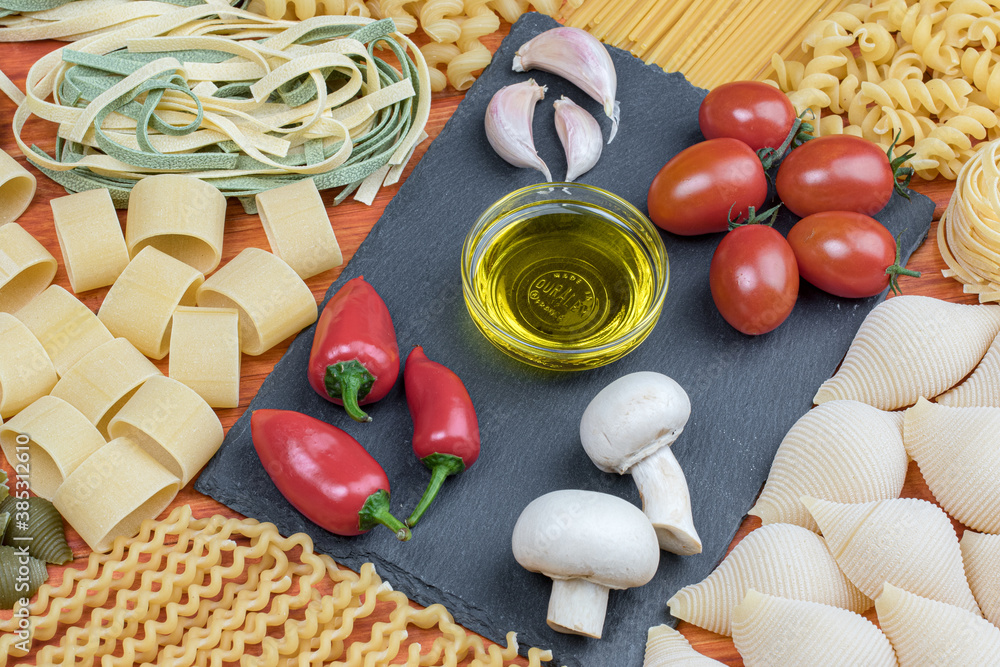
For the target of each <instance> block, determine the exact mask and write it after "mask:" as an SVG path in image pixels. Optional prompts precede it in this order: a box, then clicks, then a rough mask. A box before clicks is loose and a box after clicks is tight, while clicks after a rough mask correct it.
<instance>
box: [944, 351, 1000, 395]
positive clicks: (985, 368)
mask: <svg viewBox="0 0 1000 667" xmlns="http://www.w3.org/2000/svg"><path fill="white" fill-rule="evenodd" d="M934 400H935V401H936V402H937V403H940V404H941V405H948V406H951V407H954V408H958V407H973V406H982V407H994V408H1000V336H997V337H996V338H994V339H993V342H992V343H991V344H990V347H989V349H988V350H986V356H984V357H983V359H982V361H980V362H979V365H978V366H976V369H975V370H974V371H972V375H970V376H969V377H968V378H966V379H965V381H964V382H962V383H961V384H959V385H958V386H956V387H953V388H951V389H949V390H948V391H946V392H944V393H943V394H941V395H940V396H938V397H937V398H935V399H934Z"/></svg>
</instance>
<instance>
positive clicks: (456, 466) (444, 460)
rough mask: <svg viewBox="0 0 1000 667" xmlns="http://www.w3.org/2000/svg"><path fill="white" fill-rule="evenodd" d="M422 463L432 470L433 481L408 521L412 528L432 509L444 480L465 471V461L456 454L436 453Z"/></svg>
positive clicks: (428, 485) (425, 458) (423, 459)
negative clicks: (429, 508) (431, 506)
mask: <svg viewBox="0 0 1000 667" xmlns="http://www.w3.org/2000/svg"><path fill="white" fill-rule="evenodd" d="M420 461H421V462H422V463H423V464H424V465H425V466H427V467H428V468H430V469H431V481H430V482H429V483H428V484H427V490H426V491H424V495H423V496H421V497H420V502H419V503H417V506H416V507H415V508H414V509H413V512H412V513H411V514H410V517H409V518H408V519H407V520H406V525H407V526H410V527H411V528H412V527H413V526H416V525H417V522H418V521H420V518H421V517H422V516H423V515H424V512H426V511H427V508H428V507H430V505H431V503H432V502H433V501H434V498H435V497H436V496H437V494H438V491H440V490H441V485H442V484H444V480H446V479H448V478H449V477H451V476H452V475H457V474H458V473H460V472H462V471H463V470H465V461H463V460H462V457H460V456H455V455H454V454H439V453H435V454H431V455H429V456H425V457H424V458H422V459H420Z"/></svg>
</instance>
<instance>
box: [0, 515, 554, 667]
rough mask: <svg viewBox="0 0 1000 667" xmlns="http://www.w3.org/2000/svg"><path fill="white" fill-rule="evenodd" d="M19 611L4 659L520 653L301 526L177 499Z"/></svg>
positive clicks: (271, 662)
mask: <svg viewBox="0 0 1000 667" xmlns="http://www.w3.org/2000/svg"><path fill="white" fill-rule="evenodd" d="M109 605H110V606H109ZM27 612H28V613H29V614H30V619H31V621H30V627H31V636H30V638H29V639H28V641H26V642H23V643H21V642H18V638H17V635H15V634H12V633H13V632H14V630H16V629H17V625H16V619H12V620H11V621H0V631H4V632H6V633H7V634H3V635H0V666H5V665H7V664H8V661H9V658H8V656H10V657H13V658H20V657H24V656H25V655H26V654H27V650H25V649H26V648H27V646H26V644H31V650H32V653H33V654H34V656H35V659H36V661H37V662H38V663H39V664H58V663H60V662H63V661H67V662H81V661H83V662H86V661H95V660H97V659H100V660H101V664H102V665H132V664H137V663H140V662H149V663H154V662H155V663H157V664H171V665H176V666H178V667H180V666H182V665H194V664H198V665H202V664H222V663H224V662H240V663H241V664H245V665H257V666H265V665H266V666H268V667H277V666H279V665H280V666H282V667H284V666H292V665H296V666H302V667H305V666H306V665H314V664H331V663H332V664H339V665H345V666H346V667H362V666H363V665H374V664H388V663H389V662H393V664H396V663H399V664H405V665H410V666H411V667H416V666H418V665H439V664H456V663H458V662H459V661H464V660H467V659H470V658H471V659H472V662H471V664H472V665H474V666H476V667H486V666H492V667H501V666H503V665H507V664H509V662H510V661H512V660H513V659H514V658H515V657H516V656H517V650H518V646H517V642H516V639H515V637H514V635H513V633H511V634H510V635H508V643H507V646H506V647H500V646H490V647H489V648H487V647H486V646H485V645H484V643H483V642H482V640H481V639H479V638H478V637H475V636H470V635H468V634H467V633H466V632H465V631H464V630H463V629H462V628H461V627H459V626H458V625H456V624H455V623H454V621H453V620H452V618H451V616H450V615H449V614H448V612H447V610H445V609H444V607H442V606H441V605H432V606H430V607H427V608H426V609H416V608H414V607H412V606H411V605H410V603H409V600H407V598H406V596H404V595H403V594H402V593H399V592H396V591H394V590H393V589H392V587H391V586H389V585H388V584H387V583H385V582H383V581H382V580H381V579H380V578H379V577H378V575H377V574H376V573H375V569H374V568H373V567H372V566H371V565H370V564H366V565H364V566H363V567H362V568H361V571H360V573H358V574H355V573H354V572H351V571H350V570H342V569H340V568H338V567H337V565H336V563H334V562H333V560H332V559H330V558H328V557H326V556H321V555H318V554H316V553H314V552H313V549H312V541H311V540H310V538H309V537H308V536H307V535H304V534H301V533H299V534H295V535H292V536H290V537H288V538H284V537H282V536H281V535H279V534H278V532H277V530H276V529H275V527H274V526H273V525H272V524H267V523H264V524H261V523H257V522H256V521H253V520H251V519H247V520H238V519H226V518H224V517H220V516H214V517H210V518H206V519H194V518H192V516H191V509H190V507H189V506H186V505H185V506H181V507H178V508H177V509H175V510H174V511H173V512H172V513H171V514H170V516H169V517H167V518H166V519H165V520H164V521H161V522H155V521H145V522H144V523H143V524H142V526H141V527H140V529H139V534H138V536H137V537H134V538H126V537H120V538H118V539H117V540H115V542H114V544H113V545H112V546H111V550H110V552H109V553H106V554H98V553H94V554H91V555H90V557H89V559H88V561H87V563H86V567H85V568H84V569H82V570H75V569H68V570H66V572H65V575H64V577H63V580H62V581H61V582H60V583H59V584H57V585H55V586H51V585H50V586H43V587H42V588H41V589H40V590H39V593H38V596H37V598H36V599H35V600H34V602H32V603H30V604H29V606H28V608H27ZM81 621H82V623H81ZM410 626H416V627H420V628H431V627H436V628H437V629H439V630H440V632H441V636H440V637H439V638H438V639H436V640H435V641H434V643H433V645H432V646H430V647H421V646H420V645H419V644H416V643H412V642H410V643H409V644H408V645H407V642H406V635H407V633H406V629H407V628H408V627H410ZM269 630H271V632H270V633H269V632H268V631H269ZM275 630H277V632H274V631H275ZM359 634H360V635H361V636H360V637H358V635H359ZM57 635H58V639H57V640H55V641H49V640H52V639H53V638H54V637H56V636H57ZM352 636H354V637H355V639H354V640H353V641H352V640H351V639H350V638H351V637H352ZM42 642H46V645H44V646H39V644H41V643H42ZM428 649H429V650H428ZM527 657H528V664H529V665H531V667H538V666H539V665H540V664H541V663H542V662H544V661H548V660H550V659H551V655H550V654H549V653H548V652H547V651H541V650H539V649H536V648H532V649H529V650H528V652H527ZM401 660H403V661H401Z"/></svg>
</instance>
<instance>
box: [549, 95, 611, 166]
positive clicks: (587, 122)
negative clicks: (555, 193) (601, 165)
mask: <svg viewBox="0 0 1000 667" xmlns="http://www.w3.org/2000/svg"><path fill="white" fill-rule="evenodd" d="M552 106H553V107H554V108H555V110H556V134H558V135H559V141H560V142H561V143H562V146H563V150H564V151H565V152H566V180H567V181H573V180H574V179H575V178H576V177H577V176H580V175H582V174H585V173H587V172H588V171H590V170H591V169H592V168H593V166H594V165H595V164H597V161H598V160H599V159H600V158H601V149H602V148H603V141H602V137H601V126H600V125H599V124H598V123H597V120H596V119H595V118H594V117H593V116H591V115H590V112H589V111H587V110H586V109H584V108H583V107H581V106H580V105H578V104H577V103H576V102H574V101H573V100H571V99H569V98H568V97H566V96H565V95H563V96H562V97H560V98H559V99H558V100H556V101H555V104H553V105H552Z"/></svg>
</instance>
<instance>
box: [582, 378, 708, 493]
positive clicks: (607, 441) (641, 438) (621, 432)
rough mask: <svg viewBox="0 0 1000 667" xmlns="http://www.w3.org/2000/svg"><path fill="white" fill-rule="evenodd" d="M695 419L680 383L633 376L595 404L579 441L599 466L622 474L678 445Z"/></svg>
mask: <svg viewBox="0 0 1000 667" xmlns="http://www.w3.org/2000/svg"><path fill="white" fill-rule="evenodd" d="M690 416H691V399H690V398H688V395H687V392H685V391H684V388H683V387H681V386H680V385H679V384H677V382H676V381H674V380H673V379H671V378H669V377H667V376H666V375H663V374H662V373H654V372H652V371H642V372H639V373H630V374H629V375H625V376H623V377H620V378H618V379H617V380H615V381H614V382H612V383H611V384H609V385H608V386H607V387H605V388H604V389H602V390H601V391H600V392H598V394H597V396H594V398H593V400H591V401H590V405H588V406H587V409H586V410H584V411H583V418H582V419H581V420H580V441H581V442H582V443H583V449H584V450H585V451H586V452H587V456H589V457H590V460H591V461H593V462H594V465H596V466H597V467H598V468H600V469H601V470H603V471H604V472H616V473H618V474H619V475H621V474H624V473H626V472H627V471H628V470H629V468H631V467H632V466H634V465H635V464H636V463H638V462H639V461H641V460H643V459H644V458H646V457H647V456H649V455H651V454H653V453H655V452H656V451H657V450H658V449H660V448H661V447H667V446H670V445H671V444H673V442H674V440H676V439H677V437H678V436H680V434H681V432H682V431H683V430H684V425H685V424H687V420H688V417H690Z"/></svg>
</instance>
